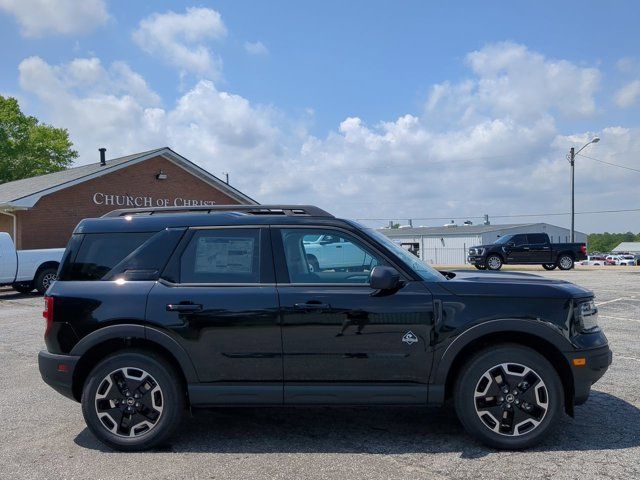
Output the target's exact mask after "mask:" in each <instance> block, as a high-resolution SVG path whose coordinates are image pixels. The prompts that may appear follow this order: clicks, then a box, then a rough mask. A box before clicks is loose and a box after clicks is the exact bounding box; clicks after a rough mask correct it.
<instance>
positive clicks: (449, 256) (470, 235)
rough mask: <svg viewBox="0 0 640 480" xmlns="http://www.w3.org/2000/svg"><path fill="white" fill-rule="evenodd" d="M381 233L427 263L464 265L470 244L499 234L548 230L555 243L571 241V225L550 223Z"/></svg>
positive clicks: (581, 237)
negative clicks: (559, 225)
mask: <svg viewBox="0 0 640 480" xmlns="http://www.w3.org/2000/svg"><path fill="white" fill-rule="evenodd" d="M380 232H382V233H384V234H385V235H387V236H388V237H389V238H391V239H392V240H393V241H394V242H396V243H398V244H400V245H402V247H404V248H406V249H407V250H410V251H412V252H414V253H415V254H416V255H418V256H419V257H420V258H421V259H422V260H424V261H426V262H427V263H430V264H438V265H463V264H465V263H466V262H467V249H468V248H469V247H471V246H473V245H486V244H489V243H493V242H495V241H496V240H497V239H498V238H499V237H502V236H504V235H510V234H514V233H546V234H547V235H549V238H550V239H551V242H552V243H562V242H569V241H570V240H571V232H570V230H569V229H568V228H563V227H558V226H556V225H550V224H548V223H521V224H505V225H456V226H446V227H417V228H404V227H403V228H383V229H381V230H380ZM575 238H576V242H585V243H586V241H587V235H586V234H585V233H582V232H576V234H575Z"/></svg>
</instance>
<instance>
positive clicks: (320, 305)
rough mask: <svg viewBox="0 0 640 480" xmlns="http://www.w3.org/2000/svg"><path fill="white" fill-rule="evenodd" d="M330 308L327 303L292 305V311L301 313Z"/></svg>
mask: <svg viewBox="0 0 640 480" xmlns="http://www.w3.org/2000/svg"><path fill="white" fill-rule="evenodd" d="M330 308H331V305H329V304H328V303H320V302H317V303H316V302H313V303H311V302H307V303H294V304H293V309H294V310H299V311H303V312H309V311H312V310H313V311H317V310H329V309H330Z"/></svg>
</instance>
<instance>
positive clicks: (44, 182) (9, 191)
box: [0, 147, 258, 208]
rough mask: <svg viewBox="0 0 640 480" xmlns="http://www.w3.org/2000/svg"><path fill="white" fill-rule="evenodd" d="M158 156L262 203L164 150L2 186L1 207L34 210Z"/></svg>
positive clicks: (226, 190) (234, 194)
mask: <svg viewBox="0 0 640 480" xmlns="http://www.w3.org/2000/svg"><path fill="white" fill-rule="evenodd" d="M157 156H162V157H164V158H166V159H167V160H169V161H171V162H173V163H175V164H177V165H178V166H180V167H182V168H184V169H185V170H187V171H188V172H190V173H191V174H193V175H195V176H196V177H199V178H201V179H202V180H203V181H205V182H207V183H209V184H210V185H212V186H214V187H216V188H218V189H219V190H222V191H223V192H224V193H226V194H228V195H229V196H231V197H232V198H235V199H237V200H238V201H241V202H243V203H249V204H254V205H257V204H258V202H256V201H255V200H253V199H252V198H251V197H248V196H247V195H245V194H244V193H242V192H240V191H239V190H237V189H235V188H233V187H232V186H231V185H229V184H227V183H225V182H223V181H222V180H220V179H219V178H218V177H216V176H215V175H212V174H211V173H209V172H207V171H206V170H204V169H203V168H200V167H199V166H197V165H196V164H195V163H193V162H191V161H189V160H187V159H186V158H184V157H183V156H181V155H179V154H177V153H176V152H174V151H173V150H171V149H170V148H169V147H162V148H156V149H153V150H147V151H146V152H139V153H134V154H132V155H126V156H124V157H118V158H113V159H111V160H107V162H106V165H101V164H100V162H93V163H90V164H88V165H81V166H79V167H73V168H69V169H67V170H61V171H60V172H54V173H47V174H45V175H38V176H36V177H31V178H24V179H22V180H16V181H13V182H7V183H3V184H1V185H0V207H18V208H20V207H23V208H30V207H32V206H33V205H35V203H36V202H37V201H38V200H39V199H40V198H41V197H43V196H45V195H48V194H50V193H53V192H56V191H58V190H62V189H64V188H68V187H71V186H73V185H76V184H78V183H82V182H85V181H87V180H91V179H93V178H96V177H100V176H102V175H106V174H109V173H112V172H114V171H117V170H119V169H121V168H125V167H128V166H131V165H134V164H136V163H139V162H143V161H145V160H149V159H151V158H153V157H157Z"/></svg>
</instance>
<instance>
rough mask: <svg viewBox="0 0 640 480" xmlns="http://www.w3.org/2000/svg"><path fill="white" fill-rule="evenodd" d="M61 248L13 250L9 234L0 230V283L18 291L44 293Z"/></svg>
mask: <svg viewBox="0 0 640 480" xmlns="http://www.w3.org/2000/svg"><path fill="white" fill-rule="evenodd" d="M63 253H64V248H47V249H41V250H16V247H15V246H14V244H13V240H12V239H11V236H10V235H9V234H8V233H6V232H0V285H11V286H12V287H13V288H14V290H17V291H18V292H20V293H29V292H30V291H32V290H33V289H34V288H35V289H36V290H38V292H40V293H44V292H45V291H46V290H47V288H49V285H51V282H53V281H54V280H55V279H56V274H57V272H58V265H60V260H61V259H62V254H63Z"/></svg>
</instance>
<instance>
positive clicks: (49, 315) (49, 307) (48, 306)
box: [42, 297, 53, 337]
mask: <svg viewBox="0 0 640 480" xmlns="http://www.w3.org/2000/svg"><path fill="white" fill-rule="evenodd" d="M42 316H43V317H44V318H45V320H46V321H47V323H46V327H45V330H44V336H45V337H46V336H47V335H49V330H51V325H52V324H53V297H44V310H43V311H42Z"/></svg>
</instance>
